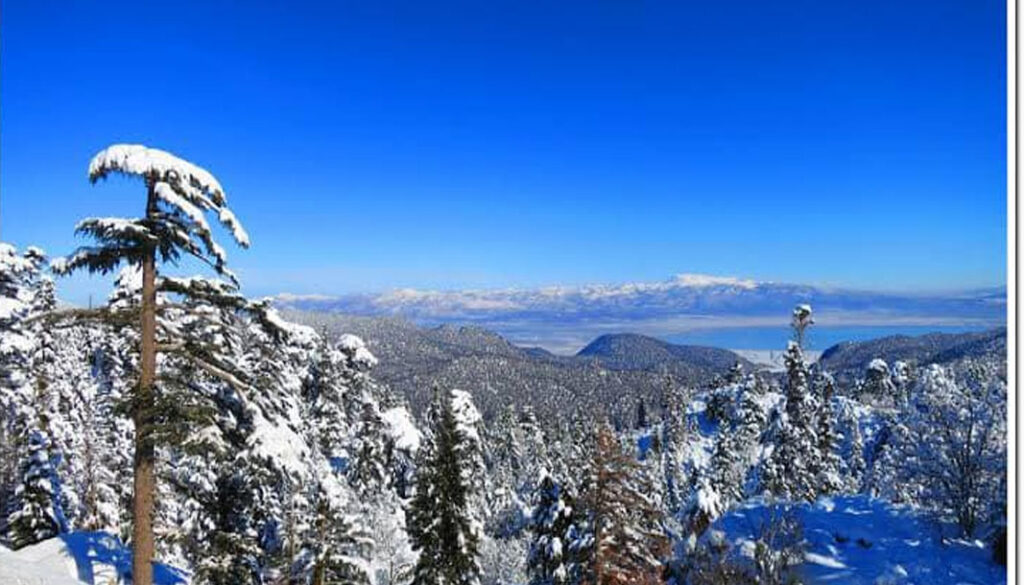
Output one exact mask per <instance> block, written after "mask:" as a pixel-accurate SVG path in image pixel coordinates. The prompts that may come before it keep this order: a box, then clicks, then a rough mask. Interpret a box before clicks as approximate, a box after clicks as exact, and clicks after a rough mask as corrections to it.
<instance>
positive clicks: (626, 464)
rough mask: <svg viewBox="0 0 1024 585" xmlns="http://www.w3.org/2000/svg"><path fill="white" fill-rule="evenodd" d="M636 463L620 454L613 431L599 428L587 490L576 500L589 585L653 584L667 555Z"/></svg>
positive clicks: (658, 520)
mask: <svg viewBox="0 0 1024 585" xmlns="http://www.w3.org/2000/svg"><path fill="white" fill-rule="evenodd" d="M638 471H639V470H638V464H637V462H636V460H635V459H633V458H631V457H630V456H629V455H627V454H626V453H624V452H623V451H622V447H621V445H620V444H619V441H618V439H617V438H616V437H615V434H614V431H612V429H611V426H610V425H608V424H607V423H604V424H602V425H601V426H600V427H599V428H598V430H597V435H596V438H595V446H594V458H593V461H592V462H591V464H590V466H589V469H588V471H587V473H588V476H589V477H588V481H587V491H586V492H585V493H584V494H583V495H582V496H581V498H580V504H581V508H582V511H583V512H584V513H585V514H586V516H587V517H588V524H589V528H590V534H591V535H592V537H591V538H592V542H593V544H592V546H591V547H589V554H590V558H589V559H586V560H585V561H586V569H587V570H586V574H585V577H584V578H585V580H586V582H589V583H593V584H594V585H612V584H626V583H646V582H650V581H653V580H656V579H657V577H658V575H659V573H660V571H661V567H662V563H663V561H664V560H665V557H666V556H667V554H668V539H667V538H665V535H664V533H663V532H662V528H661V520H662V517H661V511H660V510H658V509H657V508H656V507H655V506H654V505H653V504H652V502H651V501H650V499H649V498H648V497H647V495H646V494H647V493H648V492H649V488H650V486H647V485H644V479H645V476H644V474H641V473H638Z"/></svg>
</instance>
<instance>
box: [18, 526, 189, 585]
mask: <svg viewBox="0 0 1024 585" xmlns="http://www.w3.org/2000/svg"><path fill="white" fill-rule="evenodd" d="M130 573H131V552H130V551H129V550H128V549H127V548H125V546H124V545H123V544H122V543H121V541H120V539H118V538H116V537H114V536H111V535H110V534H107V533H105V532H71V533H69V534H63V535H61V536H59V537H57V538H51V539H49V540H44V541H43V542H40V543H37V544H33V545H31V546H26V547H25V548H21V549H18V550H16V551H11V550H8V549H6V548H4V547H2V546H0V583H2V584H3V585H80V584H82V583H87V584H88V585H107V584H109V583H120V582H124V581H125V580H127V579H128V578H130V577H129V575H130ZM153 578H154V581H155V582H156V583H157V585H177V584H179V583H184V582H185V579H184V578H182V576H181V575H180V574H178V573H177V572H176V571H175V570H174V569H171V568H169V567H166V566H164V565H159V564H158V565H155V566H154V572H153Z"/></svg>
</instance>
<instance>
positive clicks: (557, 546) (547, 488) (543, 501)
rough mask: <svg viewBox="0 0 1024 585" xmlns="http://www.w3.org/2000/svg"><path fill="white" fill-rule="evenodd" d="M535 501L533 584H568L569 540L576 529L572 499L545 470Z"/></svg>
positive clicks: (530, 559) (530, 567) (531, 557)
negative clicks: (573, 524)
mask: <svg viewBox="0 0 1024 585" xmlns="http://www.w3.org/2000/svg"><path fill="white" fill-rule="evenodd" d="M535 499H536V505H535V506H534V508H533V513H532V514H531V515H530V531H531V533H532V540H531V542H530V550H529V557H528V558H527V561H526V566H527V570H528V572H529V574H530V585H566V584H567V583H569V576H570V573H569V566H568V565H569V559H568V552H569V547H568V543H567V542H566V538H567V536H568V534H569V530H570V528H571V527H572V509H573V504H572V498H571V496H570V495H569V494H568V493H567V492H566V490H565V488H564V487H563V486H562V485H561V484H560V483H559V482H558V481H557V480H555V478H554V477H552V476H551V474H549V473H547V472H546V471H543V472H542V473H541V479H540V483H539V485H538V486H537V494H536V498H535Z"/></svg>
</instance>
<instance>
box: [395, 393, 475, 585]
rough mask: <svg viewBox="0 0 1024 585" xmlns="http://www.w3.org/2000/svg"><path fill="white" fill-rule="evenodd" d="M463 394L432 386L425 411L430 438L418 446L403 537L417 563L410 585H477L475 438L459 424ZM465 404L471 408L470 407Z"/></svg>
mask: <svg viewBox="0 0 1024 585" xmlns="http://www.w3.org/2000/svg"><path fill="white" fill-rule="evenodd" d="M463 394H465V393H460V395H456V392H455V391H453V392H440V391H439V390H437V389H436V388H435V391H434V400H433V401H432V403H431V405H430V409H429V412H428V422H429V424H430V435H429V438H428V440H427V441H425V443H424V445H422V446H421V447H420V455H419V458H420V461H419V465H418V467H417V470H416V493H415V495H414V496H413V499H412V502H411V504H410V508H409V515H408V522H409V527H408V528H409V535H410V537H411V538H412V543H413V548H414V550H416V551H418V552H419V560H418V561H417V563H416V567H415V569H414V571H413V580H412V583H413V584H414V585H477V584H478V583H479V582H480V573H481V567H480V564H479V561H478V558H477V557H478V554H479V552H478V551H479V545H480V538H481V535H480V531H481V527H480V521H479V518H478V517H476V516H475V514H474V512H475V511H474V509H473V508H474V500H476V499H477V498H478V497H479V496H478V495H477V493H476V490H477V486H478V482H479V477H478V476H477V472H478V469H476V464H475V463H474V460H476V459H478V458H479V457H480V455H479V437H478V436H471V435H469V434H468V433H467V431H469V430H470V429H467V428H466V426H465V425H464V424H462V422H460V420H459V414H464V413H457V412H456V408H457V407H458V406H462V407H463V408H464V407H465V405H456V404H455V403H456V401H457V400H458V401H460V402H461V401H464V400H465V396H462V395H463ZM470 406H471V404H470Z"/></svg>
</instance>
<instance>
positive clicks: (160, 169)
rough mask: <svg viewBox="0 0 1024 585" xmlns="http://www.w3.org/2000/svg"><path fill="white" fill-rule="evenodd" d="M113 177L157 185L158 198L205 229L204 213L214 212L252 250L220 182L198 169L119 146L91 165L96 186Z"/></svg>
mask: <svg viewBox="0 0 1024 585" xmlns="http://www.w3.org/2000/svg"><path fill="white" fill-rule="evenodd" d="M111 173H120V174H124V175H137V176H141V177H147V178H149V179H151V180H153V181H154V183H155V185H154V189H155V191H156V193H157V195H158V196H159V197H160V198H161V199H162V200H164V201H166V202H167V203H169V204H171V205H174V206H176V207H178V208H180V209H181V210H182V212H183V213H185V215H187V216H188V217H189V218H190V219H192V220H193V221H196V222H197V223H199V224H201V225H205V222H203V221H202V220H201V219H197V218H201V217H202V213H199V212H198V210H196V209H195V208H196V207H198V208H199V209H201V210H204V211H205V210H214V211H216V212H217V214H218V218H219V219H220V222H221V223H222V224H224V226H225V227H227V228H228V229H229V230H230V231H231V233H232V235H233V236H234V238H235V241H236V242H238V245H240V246H242V247H243V248H248V247H249V235H248V234H247V233H246V232H245V229H244V228H243V227H242V224H241V223H239V221H238V219H237V218H236V217H235V215H234V213H232V212H231V210H230V209H228V207H227V196H226V195H225V194H224V189H223V187H221V185H220V182H218V181H217V179H216V178H214V176H213V175H212V174H211V173H210V172H209V171H207V170H206V169H203V168H201V167H199V166H197V165H194V164H192V163H190V162H188V161H186V160H184V159H181V158H178V157H177V156H174V155H173V154H171V153H169V152H166V151H163V150H159V149H156V148H149V147H146V146H143V145H141V144H115V145H113V146H110V147H107V148H106V149H104V150H101V151H100V152H99V153H98V154H96V156H94V157H93V158H92V161H90V163H89V180H90V181H92V182H94V183H95V182H96V181H98V180H99V179H101V178H106V177H107V175H109V174H111Z"/></svg>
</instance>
